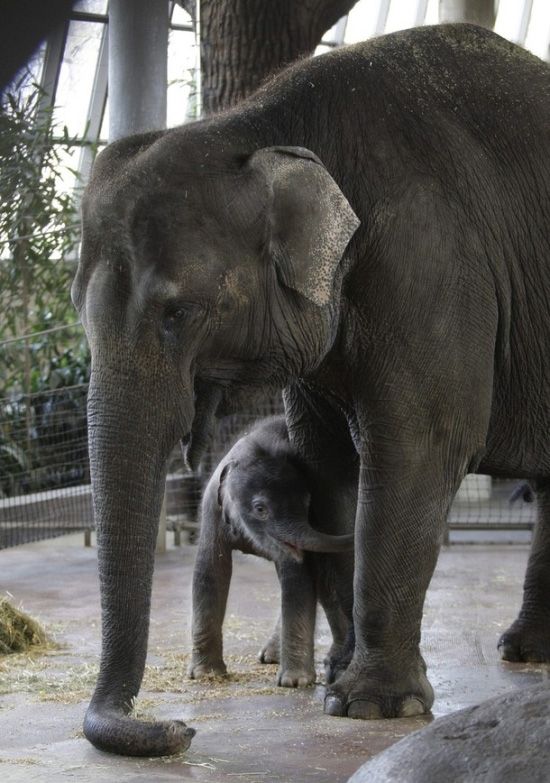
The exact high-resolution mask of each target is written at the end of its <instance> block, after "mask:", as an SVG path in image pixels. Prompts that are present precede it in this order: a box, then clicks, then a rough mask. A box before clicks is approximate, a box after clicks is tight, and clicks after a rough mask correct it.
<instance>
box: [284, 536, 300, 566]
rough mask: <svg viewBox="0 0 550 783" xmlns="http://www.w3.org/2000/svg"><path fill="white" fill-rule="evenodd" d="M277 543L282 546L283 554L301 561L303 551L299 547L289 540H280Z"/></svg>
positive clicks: (298, 561)
mask: <svg viewBox="0 0 550 783" xmlns="http://www.w3.org/2000/svg"><path fill="white" fill-rule="evenodd" d="M279 544H280V545H281V546H282V548H283V550H284V552H285V554H287V555H290V557H291V558H292V559H293V560H295V561H296V562H297V563H301V562H303V559H304V553H303V551H302V550H301V549H299V548H298V547H297V546H295V545H294V544H291V543H290V541H280V542H279Z"/></svg>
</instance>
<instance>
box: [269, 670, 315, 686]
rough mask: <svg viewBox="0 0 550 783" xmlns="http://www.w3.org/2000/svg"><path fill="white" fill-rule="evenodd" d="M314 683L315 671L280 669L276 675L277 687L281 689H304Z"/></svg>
mask: <svg viewBox="0 0 550 783" xmlns="http://www.w3.org/2000/svg"><path fill="white" fill-rule="evenodd" d="M314 682H315V671H314V670H313V669H305V668H298V667H295V668H292V667H288V668H284V669H283V668H281V669H279V672H278V674H277V685H280V686H281V688H306V687H307V686H308V685H313V683H314Z"/></svg>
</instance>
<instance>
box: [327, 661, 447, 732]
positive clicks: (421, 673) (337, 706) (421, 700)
mask: <svg viewBox="0 0 550 783" xmlns="http://www.w3.org/2000/svg"><path fill="white" fill-rule="evenodd" d="M388 675H391V673H390V672H389V670H388V669H387V668H385V669H384V670H383V671H378V672H377V671H376V670H375V669H374V668H373V667H368V668H364V667H363V668H361V667H360V666H359V665H358V664H357V662H354V661H352V663H351V664H350V666H349V667H348V668H347V670H346V671H345V672H344V673H343V674H342V676H341V677H339V679H338V680H337V681H336V682H335V683H333V684H332V685H331V686H330V687H328V688H327V690H326V695H325V707H324V711H325V714H326V715H336V716H338V717H348V718H359V719H362V720H377V719H380V718H410V717H414V716H417V715H425V714H426V713H428V712H429V711H430V709H431V706H432V704H433V700H434V694H433V689H432V686H431V685H430V683H429V681H428V678H427V677H426V673H425V667H424V664H423V662H422V663H419V664H418V666H415V667H414V669H413V670H412V671H411V669H409V674H405V675H403V676H399V675H392V676H391V678H388Z"/></svg>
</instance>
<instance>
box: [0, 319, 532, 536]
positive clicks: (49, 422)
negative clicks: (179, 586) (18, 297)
mask: <svg viewBox="0 0 550 783" xmlns="http://www.w3.org/2000/svg"><path fill="white" fill-rule="evenodd" d="M82 337H83V336H82V330H81V327H79V326H78V325H73V326H68V327H65V328H64V329H63V330H59V329H52V330H48V331H47V332H42V333H39V334H35V335H32V336H31V337H28V336H27V337H25V338H21V339H20V340H7V341H4V342H3V343H0V368H2V367H4V368H6V367H12V368H13V367H14V366H15V365H14V362H15V358H14V354H18V355H19V356H18V360H19V363H20V365H21V367H23V368H27V376H28V378H29V379H30V380H29V383H30V384H32V385H34V387H35V389H36V390H31V391H24V390H23V389H22V388H21V385H18V384H15V385H13V384H12V385H11V386H10V393H9V394H7V395H6V394H5V395H4V396H3V397H0V548H5V547H9V546H15V545H17V544H22V543H26V542H30V541H36V540H39V539H43V538H53V537H55V536H59V535H63V534H65V533H68V532H72V531H80V530H83V531H90V530H92V529H93V514H92V502H91V488H90V476H89V466H88V446H87V423H86V395H87V388H88V386H87V382H82V383H74V381H75V380H78V379H80V380H83V379H86V380H87V373H88V370H87V363H88V359H87V354H86V349H85V344H82V345H84V347H81V349H80V353H79V351H78V350H76V348H75V347H71V348H70V350H69V349H68V348H67V345H68V344H71V345H72V343H74V346H78V345H80V342H79V341H81V340H82ZM75 355H77V356H80V357H81V358H80V361H79V362H76V363H75ZM67 362H72V363H73V364H71V365H70V366H67ZM281 411H282V401H281V397H280V395H275V396H271V397H265V398H263V399H261V400H259V401H256V402H255V404H254V407H252V408H251V409H250V410H249V411H248V412H247V413H239V414H235V415H232V416H227V417H225V418H223V419H221V420H220V421H219V422H218V425H217V428H216V432H215V434H214V437H213V441H212V444H211V447H210V449H209V450H208V452H207V454H206V457H205V459H204V460H203V462H202V465H201V469H200V470H199V472H198V475H194V474H192V473H190V472H189V471H188V470H187V468H186V467H185V464H184V462H183V458H182V455H181V453H180V451H179V449H176V450H175V451H174V453H173V454H172V457H171V459H170V462H169V467H168V477H167V483H166V506H165V510H166V523H167V525H166V526H167V529H168V530H173V531H174V532H175V536H176V542H177V541H179V540H181V533H182V531H185V532H186V533H187V534H188V537H190V538H191V540H192V538H193V536H194V534H195V532H196V528H197V509H198V506H199V503H200V495H201V491H202V488H203V486H204V483H205V482H206V481H207V480H208V478H209V476H210V474H211V472H212V470H213V468H214V467H215V465H216V464H217V462H218V461H219V459H221V457H222V456H223V454H225V452H226V451H227V450H228V449H229V447H230V446H231V445H232V443H233V442H234V441H235V439H236V437H237V436H238V435H239V434H240V433H241V432H242V431H243V430H245V429H246V428H249V427H250V426H251V425H252V423H253V422H254V421H255V420H257V419H259V418H262V417H263V416H268V415H273V414H275V413H279V412H281ZM518 487H520V490H519V491H516V490H517V488H518ZM514 492H515V494H516V495H517V498H516V499H515V500H514V501H513V502H512V501H511V497H512V496H513V494H514ZM530 499H531V498H530V492H529V490H528V488H527V487H522V485H521V483H520V482H514V481H502V480H493V479H490V478H489V477H487V476H468V477H467V479H466V480H465V481H464V482H463V484H462V487H461V488H460V490H459V492H458V494H457V497H456V499H455V502H454V504H453V506H452V509H451V513H450V516H449V522H450V527H451V530H455V531H461V530H474V531H476V530H477V531H481V530H485V531H486V530H501V531H518V530H524V531H525V530H529V529H530V528H531V527H532V525H533V523H534V516H535V511H534V504H533V503H531V502H528V501H529V500H530Z"/></svg>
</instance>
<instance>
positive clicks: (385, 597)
mask: <svg viewBox="0 0 550 783" xmlns="http://www.w3.org/2000/svg"><path fill="white" fill-rule="evenodd" d="M373 445H374V444H373ZM420 448H421V447H420V445H419V444H418V443H416V444H415V445H414V446H413V445H412V444H411V446H410V447H408V446H407V445H406V444H403V443H398V442H397V441H394V443H393V447H392V448H391V449H387V443H386V444H384V445H383V446H381V448H380V449H379V450H378V453H376V455H375V456H376V458H377V462H376V465H377V467H376V468H374V467H369V466H368V465H366V464H364V463H363V465H362V468H361V475H360V492H359V503H358V510H357V520H356V565H355V579H354V626H355V634H356V645H355V653H354V655H353V658H352V661H351V663H350V665H349V667H348V668H347V670H346V671H345V673H344V674H343V675H342V676H341V677H340V678H339V679H338V680H337V682H336V683H334V684H333V685H332V686H331V687H330V688H329V689H328V690H327V694H326V698H325V712H327V713H328V714H331V715H347V716H349V717H352V718H381V717H386V718H391V717H405V716H411V715H419V714H423V713H425V712H428V711H429V710H430V708H431V706H432V703H433V698H434V696H433V690H432V687H431V685H430V683H429V681H428V678H427V676H426V665H425V663H424V660H423V658H422V655H421V654H420V647H419V645H420V625H421V620H422V610H423V604H424V597H425V594H426V590H427V587H428V584H429V581H430V578H431V576H432V573H433V570H434V567H435V563H436V559H437V554H438V551H439V546H440V541H441V533H442V529H443V523H444V520H445V517H446V514H447V511H448V507H449V503H450V500H451V498H452V496H453V494H454V491H455V489H456V487H457V485H458V482H459V480H460V478H461V477H462V473H463V472H465V471H464V468H465V464H466V460H464V459H462V460H460V459H459V460H457V459H456V458H454V457H453V460H452V464H450V461H447V460H448V458H447V459H445V458H444V457H443V454H444V453H445V454H448V450H447V449H445V448H441V447H438V448H434V449H433V450H432V449H426V450H425V451H424V452H423V453H418V452H419V450H420ZM374 449H376V446H374ZM374 449H373V451H374ZM459 465H462V468H459Z"/></svg>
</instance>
